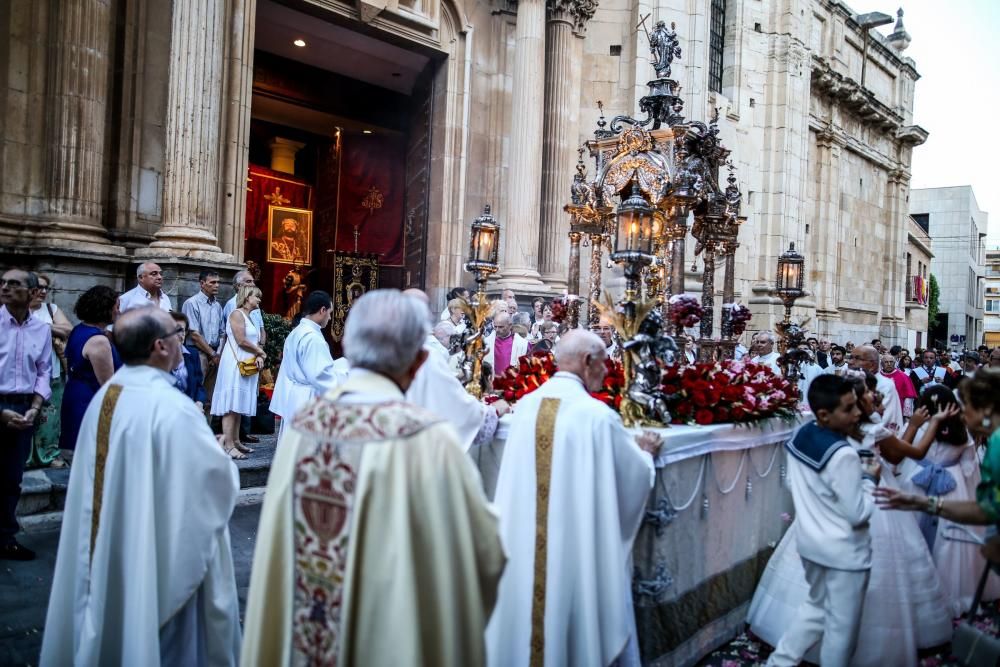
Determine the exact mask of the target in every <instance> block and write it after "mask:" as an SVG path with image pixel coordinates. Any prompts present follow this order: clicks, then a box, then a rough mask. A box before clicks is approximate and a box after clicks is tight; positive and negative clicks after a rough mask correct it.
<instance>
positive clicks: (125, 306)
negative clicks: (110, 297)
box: [118, 285, 173, 313]
mask: <svg viewBox="0 0 1000 667" xmlns="http://www.w3.org/2000/svg"><path fill="white" fill-rule="evenodd" d="M144 306H159V307H160V309H161V310H165V311H167V312H170V311H171V310H173V307H172V306H171V305H170V297H169V296H167V293H166V292H164V291H163V290H160V299H159V301H157V300H155V299H153V296H152V295H151V294H150V293H149V292H147V291H146V290H145V288H144V287H143V286H142V285H136V286H135V287H133V288H132V289H130V290H129V291H127V292H125V293H124V294H122V295H121V296H120V297H118V312H119V313H124V312H125V311H127V310H132V309H133V308H142V307H144Z"/></svg>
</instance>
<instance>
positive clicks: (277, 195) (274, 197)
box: [264, 186, 292, 206]
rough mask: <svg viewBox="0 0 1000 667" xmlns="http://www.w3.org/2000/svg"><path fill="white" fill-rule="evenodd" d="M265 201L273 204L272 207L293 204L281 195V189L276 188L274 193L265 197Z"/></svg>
mask: <svg viewBox="0 0 1000 667" xmlns="http://www.w3.org/2000/svg"><path fill="white" fill-rule="evenodd" d="M264 199H266V200H268V201H269V202H271V205H272V206H284V205H285V204H289V203H291V201H292V200H291V199H289V198H288V197H286V196H284V195H283V194H281V187H280V186H275V188H274V192H272V193H271V194H269V195H264Z"/></svg>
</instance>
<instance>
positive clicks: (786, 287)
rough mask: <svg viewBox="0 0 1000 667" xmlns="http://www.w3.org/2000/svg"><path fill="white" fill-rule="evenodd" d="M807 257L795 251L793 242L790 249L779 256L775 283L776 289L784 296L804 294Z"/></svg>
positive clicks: (794, 296) (796, 296)
mask: <svg viewBox="0 0 1000 667" xmlns="http://www.w3.org/2000/svg"><path fill="white" fill-rule="evenodd" d="M804 269H805V257H803V256H802V255H800V254H799V253H798V252H796V251H795V244H794V243H791V244H789V246H788V250H786V251H785V252H783V253H782V254H781V256H780V257H778V276H777V279H776V280H775V283H774V289H775V291H776V292H777V293H778V294H779V295H781V296H782V297H792V298H798V297H800V296H802V294H803V289H802V285H803V281H804V280H805V270H804Z"/></svg>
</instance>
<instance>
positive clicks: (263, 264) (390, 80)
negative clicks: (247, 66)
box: [244, 0, 439, 316]
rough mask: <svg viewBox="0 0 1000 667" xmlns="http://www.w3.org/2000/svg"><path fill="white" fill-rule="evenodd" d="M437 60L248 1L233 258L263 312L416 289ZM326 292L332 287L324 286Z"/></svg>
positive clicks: (422, 266)
mask: <svg viewBox="0 0 1000 667" xmlns="http://www.w3.org/2000/svg"><path fill="white" fill-rule="evenodd" d="M438 66H439V62H438V61H436V60H434V59H433V58H431V57H429V56H427V55H424V54H422V53H418V52H416V51H412V50H409V49H407V48H404V47H402V46H399V45H397V44H391V43H389V42H387V41H382V40H380V39H377V38H376V37H373V36H371V35H368V34H362V33H361V32H359V31H356V30H354V29H352V28H351V27H345V26H343V25H337V24H335V23H333V22H331V21H325V20H321V19H318V18H317V17H316V16H313V15H310V14H305V13H302V12H299V11H297V10H295V9H292V8H290V7H287V6H284V5H282V4H279V3H277V2H274V1H272V0H260V2H258V4H257V16H256V33H255V52H254V74H253V96H252V103H251V126H250V141H249V170H248V171H249V173H248V193H247V213H246V226H245V235H244V238H245V245H244V257H245V259H246V260H248V261H252V262H254V263H255V264H256V266H257V267H258V269H259V271H260V277H259V280H258V284H259V285H260V286H261V288H262V290H263V292H264V303H263V307H264V309H265V310H267V311H268V312H275V313H281V314H283V315H286V316H291V315H292V314H294V311H295V307H296V300H297V299H298V298H299V297H300V296H301V295H302V294H304V293H306V292H308V291H309V290H312V289H323V290H326V291H328V292H330V293H331V294H333V293H334V291H335V284H337V276H336V272H337V264H338V260H337V258H338V257H341V259H340V260H339V262H341V263H342V262H343V256H345V255H352V256H357V257H371V258H375V260H376V261H377V265H378V268H377V276H376V279H375V280H374V281H373V282H369V281H368V280H367V276H365V278H366V280H364V281H362V282H363V283H364V284H365V285H366V286H367V285H369V284H374V282H377V284H378V285H379V286H380V287H398V288H404V287H411V286H414V287H424V277H425V275H426V258H427V210H428V194H429V185H430V179H429V163H430V149H431V146H430V143H431V142H430V132H431V127H430V109H431V103H432V99H433V93H434V90H433V86H434V79H435V72H436V70H437V67H438ZM334 296H335V299H336V294H335V295H334Z"/></svg>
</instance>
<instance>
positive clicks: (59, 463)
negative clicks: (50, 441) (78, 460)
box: [49, 456, 69, 468]
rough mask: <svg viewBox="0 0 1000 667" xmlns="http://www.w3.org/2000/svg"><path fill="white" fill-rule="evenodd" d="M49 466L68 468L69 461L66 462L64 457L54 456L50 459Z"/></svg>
mask: <svg viewBox="0 0 1000 667" xmlns="http://www.w3.org/2000/svg"><path fill="white" fill-rule="evenodd" d="M49 467H50V468H68V467H69V463H67V462H66V459H64V458H63V457H61V456H57V457H56V458H54V459H52V462H51V463H49Z"/></svg>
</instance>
